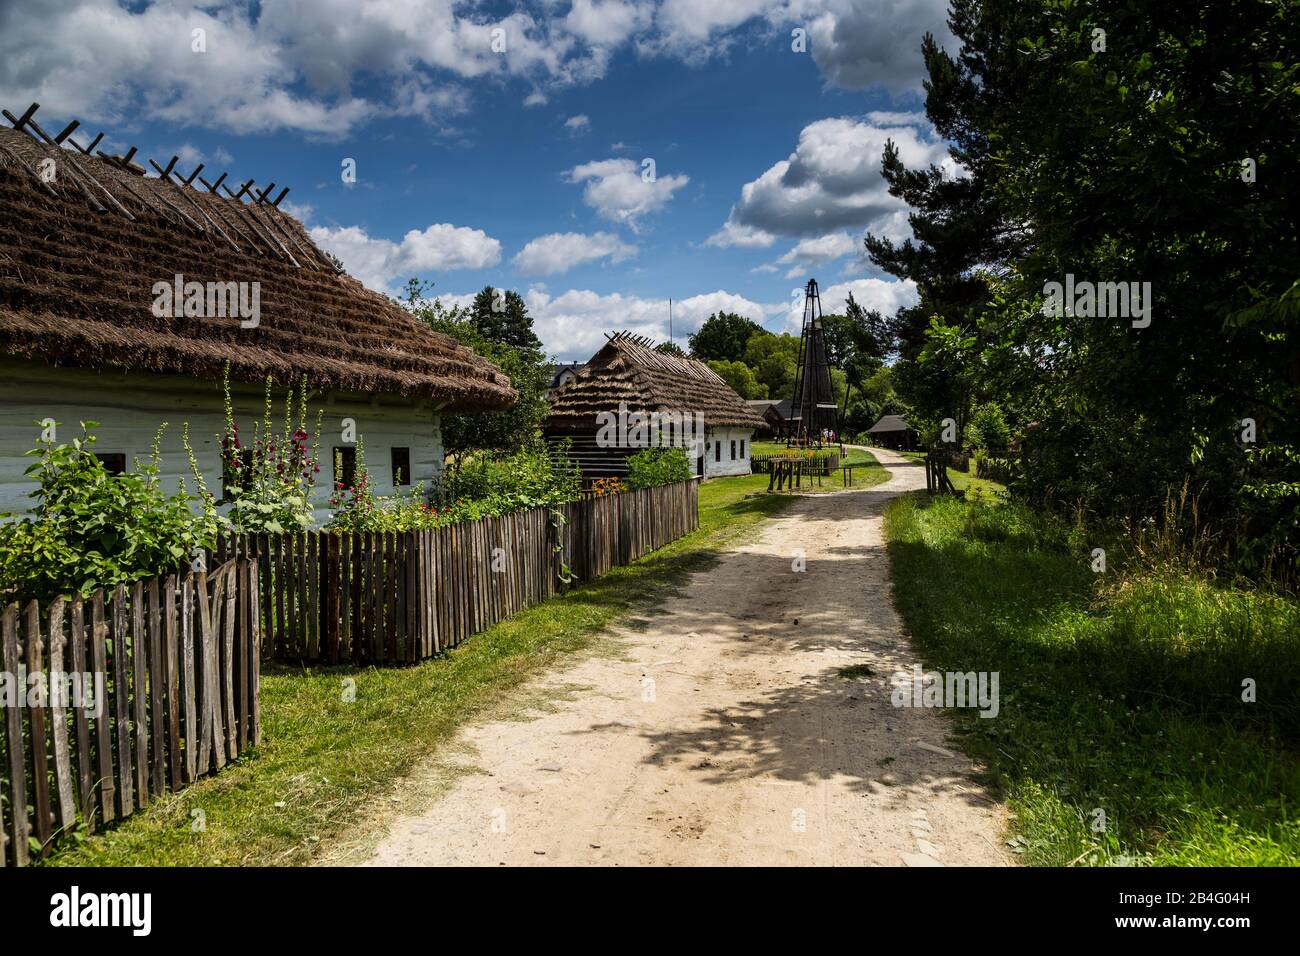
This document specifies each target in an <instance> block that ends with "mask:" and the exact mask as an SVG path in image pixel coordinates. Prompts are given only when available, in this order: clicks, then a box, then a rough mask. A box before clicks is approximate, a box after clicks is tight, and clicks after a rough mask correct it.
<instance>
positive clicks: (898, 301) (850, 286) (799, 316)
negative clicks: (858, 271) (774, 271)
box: [781, 279, 919, 334]
mask: <svg viewBox="0 0 1300 956" xmlns="http://www.w3.org/2000/svg"><path fill="white" fill-rule="evenodd" d="M819 291H820V294H821V301H822V311H823V312H824V313H825V314H826V315H836V314H838V315H843V314H844V309H845V303H846V302H847V301H848V298H849V293H850V292H851V293H853V299H854V301H855V302H857V303H858V305H860V306H862V307H863V308H864V309H867V310H868V311H870V310H871V309H877V310H879V311H880V312H881V313H882V314H884V315H893V314H894V313H895V312H897V311H898V310H899V309H901V308H903V307H905V306H909V305H915V304H916V303H917V301H918V300H919V296H918V295H917V291H916V285H915V284H914V283H913V282H911V281H910V280H903V281H901V282H900V281H897V280H891V279H851V280H849V281H848V282H837V283H835V284H834V285H830V286H826V287H824V288H822V289H820V290H819ZM781 311H783V312H784V314H785V324H786V328H787V330H788V331H790V332H793V333H795V334H798V332H799V331H800V327H801V326H802V325H803V287H802V286H800V287H797V288H794V289H791V290H790V303H789V305H788V306H782V307H781Z"/></svg>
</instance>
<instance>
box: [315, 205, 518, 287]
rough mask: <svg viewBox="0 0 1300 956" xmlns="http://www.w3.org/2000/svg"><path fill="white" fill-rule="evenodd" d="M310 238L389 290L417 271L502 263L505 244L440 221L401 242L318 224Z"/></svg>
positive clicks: (368, 280) (373, 284) (350, 228)
mask: <svg viewBox="0 0 1300 956" xmlns="http://www.w3.org/2000/svg"><path fill="white" fill-rule="evenodd" d="M310 233H311V237H312V239H314V240H315V241H316V243H317V245H319V246H320V247H321V248H322V249H325V250H328V251H329V252H332V253H334V255H336V256H338V257H339V259H340V260H342V262H343V266H344V268H345V269H347V271H348V272H349V273H350V274H351V275H354V276H356V277H357V279H359V280H360V281H361V282H362V283H363V284H364V285H366V286H368V287H369V288H372V289H375V290H377V291H380V292H386V291H388V290H389V289H390V288H391V286H392V284H393V283H394V281H396V280H398V279H402V278H405V277H407V276H408V275H410V274H412V273H416V272H429V271H450V270H453V269H485V268H488V267H489V266H494V265H496V264H497V263H498V262H500V261H501V243H500V242H498V241H497V240H496V239H493V238H492V237H491V236H489V235H488V234H487V233H485V232H484V231H483V230H481V229H471V228H469V227H468V226H453V225H451V224H450V223H445V222H444V223H438V224H436V225H432V226H429V227H428V228H427V229H423V230H420V229H412V230H411V231H410V232H408V233H407V234H406V235H405V236H403V237H402V241H401V242H400V243H397V242H393V241H391V240H388V239H376V238H374V237H372V236H370V235H368V234H367V233H366V231H365V230H364V229H362V228H361V227H359V226H342V227H333V228H332V227H329V226H315V227H313V228H312V229H311V230H310Z"/></svg>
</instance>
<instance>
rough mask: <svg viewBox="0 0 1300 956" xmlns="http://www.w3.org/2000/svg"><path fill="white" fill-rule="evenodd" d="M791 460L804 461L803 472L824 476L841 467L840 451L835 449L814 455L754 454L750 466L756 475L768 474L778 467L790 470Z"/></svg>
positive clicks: (786, 453)
mask: <svg viewBox="0 0 1300 956" xmlns="http://www.w3.org/2000/svg"><path fill="white" fill-rule="evenodd" d="M789 461H799V462H803V467H802V468H801V469H800V472H801V474H804V475H810V476H811V475H821V476H822V477H824V478H825V477H829V476H830V475H831V474H832V473H834V472H835V471H836V470H837V469H838V468H839V467H840V456H839V453H838V452H834V451H827V452H817V453H816V454H813V455H803V454H799V453H795V454H790V453H788V452H776V453H774V454H771V455H752V456H751V457H750V459H749V467H750V470H751V471H752V472H753V473H754V474H756V475H767V474H771V473H772V471H773V470H774V469H776V468H787V470H788V467H787V466H786V464H785V463H786V462H789Z"/></svg>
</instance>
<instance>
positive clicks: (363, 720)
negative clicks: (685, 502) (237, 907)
mask: <svg viewBox="0 0 1300 956" xmlns="http://www.w3.org/2000/svg"><path fill="white" fill-rule="evenodd" d="M766 487H767V486H766V478H765V477H762V476H749V477H745V478H737V479H723V480H719V481H712V482H709V483H707V484H705V485H703V486H702V487H701V489H700V528H699V530H698V531H695V532H693V533H692V534H690V535H687V536H686V537H684V538H681V539H679V540H678V541H675V542H673V543H672V544H671V545H668V546H667V547H665V548H662V549H660V550H659V551H656V552H655V553H654V554H652V555H648V556H647V557H645V558H643V559H642V560H640V561H638V562H636V563H635V564H632V565H629V566H627V567H622V568H616V569H614V570H613V571H611V572H610V573H609V574H607V575H604V576H603V577H601V578H599V579H598V580H596V581H592V582H590V583H588V584H585V585H583V586H581V587H578V588H576V589H574V590H573V591H570V592H569V593H568V594H565V595H563V596H561V597H558V598H554V599H552V600H550V601H547V602H546V603H544V604H541V605H538V606H537V607H535V608H531V609H529V610H527V611H524V612H523V613H521V614H518V615H516V616H515V617H513V618H511V619H510V620H508V621H505V622H502V623H501V624H499V625H497V626H496V627H493V628H491V629H489V630H487V631H484V632H483V633H481V634H478V635H475V636H474V637H473V638H471V639H470V640H469V641H467V642H466V643H465V644H463V645H461V646H460V647H459V648H456V649H455V650H453V651H451V652H450V653H447V654H444V655H442V656H440V657H437V658H435V659H433V660H429V661H426V662H424V663H423V664H420V665H417V666H415V667H408V668H374V667H366V668H361V667H335V668H288V667H270V668H268V669H267V670H266V671H265V673H264V675H263V677H262V695H263V697H262V719H263V737H264V743H263V745H262V746H261V747H259V748H257V749H256V750H255V751H252V752H250V753H249V755H247V756H245V757H243V758H241V759H240V760H239V761H238V762H237V763H236V764H234V765H232V766H230V767H228V768H227V769H226V770H224V771H223V772H222V773H220V774H218V775H217V776H215V777H209V778H206V779H205V780H203V781H201V782H199V783H197V784H195V785H194V786H192V787H189V788H188V789H186V790H183V791H181V792H180V793H176V794H170V795H168V796H166V797H164V798H163V799H162V800H160V801H157V802H155V803H153V804H152V805H151V806H150V807H148V808H147V809H146V810H143V811H141V812H138V813H136V814H135V815H134V816H132V817H130V818H129V819H127V820H125V821H123V822H122V823H121V824H119V825H117V826H116V827H114V828H112V829H110V830H107V831H105V832H103V833H100V834H97V835H95V836H91V837H87V838H85V839H84V840H82V841H81V842H79V843H77V844H74V845H71V846H69V847H67V848H66V849H64V850H63V851H61V852H59V853H56V854H55V856H54V857H52V858H51V860H50V863H52V864H55V865H73V866H133V865H156V866H158V865H164V866H214V865H225V866H249V865H277V864H304V863H309V862H311V861H312V860H314V859H315V858H316V857H317V856H319V855H320V854H321V853H322V852H324V851H326V850H328V849H329V848H330V847H331V845H332V844H333V843H335V842H336V841H338V840H340V839H346V838H348V837H349V836H350V831H352V830H354V829H355V827H356V826H357V825H358V823H360V822H361V821H362V820H363V819H365V818H366V816H367V815H368V814H370V813H372V812H373V810H374V808H375V806H376V804H377V803H378V802H379V801H382V800H384V799H386V797H387V795H388V794H389V793H390V792H391V789H392V787H393V785H394V784H395V783H397V782H398V781H399V780H400V779H401V778H402V777H404V776H406V775H407V774H409V773H411V772H412V771H413V770H414V769H416V767H417V766H418V765H419V764H420V763H421V761H423V760H425V759H426V758H427V757H428V756H429V755H430V754H432V753H433V752H435V751H436V750H437V749H438V748H439V747H440V746H441V745H443V744H446V743H447V742H449V741H450V740H451V739H452V738H453V736H454V735H455V733H456V732H457V731H458V730H459V729H460V728H461V727H462V726H463V725H464V724H465V723H467V722H468V721H470V720H471V719H473V718H474V717H475V716H477V715H480V714H483V713H485V712H487V711H488V709H489V708H490V707H492V706H494V705H496V704H497V703H498V702H499V701H500V700H501V698H502V697H503V695H505V694H507V693H508V692H509V691H511V690H512V689H514V688H516V687H518V686H519V685H521V684H522V683H523V682H524V681H526V680H528V679H529V678H530V677H533V676H535V675H537V674H540V673H543V672H545V671H546V670H547V669H548V668H550V667H551V666H553V665H555V664H557V663H558V662H560V661H561V660H562V659H563V658H564V657H565V656H566V655H571V654H573V653H575V652H579V651H582V650H584V649H588V648H590V647H592V645H593V644H594V643H595V641H596V640H597V639H598V636H599V633H600V632H601V631H602V630H603V629H604V628H605V627H606V626H608V625H609V624H610V623H611V622H612V621H613V620H614V619H615V618H616V617H618V616H619V615H620V614H622V613H623V612H625V611H626V610H627V609H629V608H630V607H634V606H636V605H638V604H642V603H645V602H646V601H648V600H650V599H651V598H659V597H662V594H663V591H664V589H666V588H671V587H674V586H676V585H677V584H679V583H680V582H681V581H682V579H683V578H684V576H685V575H686V574H687V573H688V572H690V571H693V570H697V569H699V568H701V567H704V566H706V565H707V564H708V563H709V562H710V561H711V560H713V558H714V556H715V555H716V554H717V553H718V552H719V551H721V550H722V549H724V548H725V547H727V546H728V545H729V544H731V543H733V542H735V541H736V540H738V539H740V538H743V537H744V536H745V535H747V534H749V533H752V532H753V530H754V528H755V526H756V525H757V524H758V523H759V522H760V521H762V520H763V519H764V518H765V517H767V516H768V515H771V514H773V513H775V512H777V511H779V510H780V509H781V508H783V507H785V506H786V505H787V504H788V503H789V502H790V501H791V499H790V497H789V496H784V495H761V496H751V495H752V493H753V492H755V491H761V490H763V489H765V488H766ZM348 680H351V681H354V682H355V692H356V699H355V701H354V702H351V703H345V702H344V700H343V697H344V695H343V687H344V683H345V681H348ZM200 822H201V828H200V826H199V824H200Z"/></svg>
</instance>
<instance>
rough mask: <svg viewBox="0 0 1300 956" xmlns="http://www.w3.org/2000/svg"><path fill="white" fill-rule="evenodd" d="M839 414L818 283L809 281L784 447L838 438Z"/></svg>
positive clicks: (805, 291)
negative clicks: (829, 436) (828, 436)
mask: <svg viewBox="0 0 1300 956" xmlns="http://www.w3.org/2000/svg"><path fill="white" fill-rule="evenodd" d="M838 411H839V409H838V407H837V406H836V404H835V392H834V390H833V389H832V387H831V368H830V365H829V363H828V362H827V360H826V340H825V337H824V332H823V330H822V300H821V295H820V294H819V293H818V291H817V280H816V279H809V280H808V286H807V288H806V289H805V290H804V300H803V333H802V335H801V336H800V339H799V368H798V369H797V370H796V372H795V376H794V396H793V398H792V399H791V401H790V420H789V424H788V430H787V432H786V443H787V444H790V445H811V444H820V443H821V442H822V433H823V432H830V431H833V432H836V433H837V435H838V432H839V421H838V418H839V416H838Z"/></svg>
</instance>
